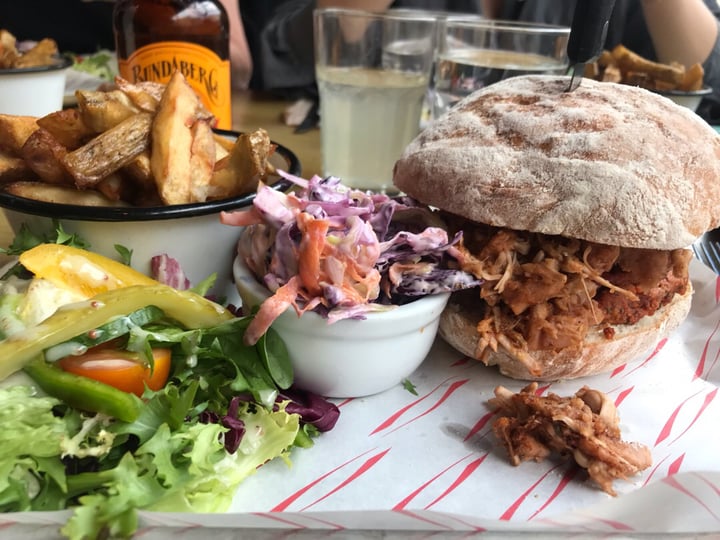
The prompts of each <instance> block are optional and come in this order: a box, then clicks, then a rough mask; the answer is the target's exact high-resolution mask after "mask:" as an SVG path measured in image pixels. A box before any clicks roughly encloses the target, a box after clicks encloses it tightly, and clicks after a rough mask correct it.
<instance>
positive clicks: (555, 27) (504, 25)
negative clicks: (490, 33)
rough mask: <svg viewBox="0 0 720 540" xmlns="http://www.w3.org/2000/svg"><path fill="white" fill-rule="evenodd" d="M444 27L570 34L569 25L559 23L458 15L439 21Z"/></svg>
mask: <svg viewBox="0 0 720 540" xmlns="http://www.w3.org/2000/svg"><path fill="white" fill-rule="evenodd" d="M440 24H442V25H443V26H444V28H448V26H449V25H452V26H454V27H462V28H481V29H484V28H486V29H487V30H506V31H511V32H518V33H542V34H562V35H565V34H567V35H570V27H569V26H562V25H559V24H546V23H537V22H529V21H508V20H503V19H468V18H463V17H462V16H459V17H455V16H453V17H447V18H446V19H444V20H443V21H441V22H440Z"/></svg>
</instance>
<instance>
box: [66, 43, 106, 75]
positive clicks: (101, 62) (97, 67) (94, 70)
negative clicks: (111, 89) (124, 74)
mask: <svg viewBox="0 0 720 540" xmlns="http://www.w3.org/2000/svg"><path fill="white" fill-rule="evenodd" d="M66 54H67V56H69V57H70V59H71V60H72V62H73V66H72V68H73V69H74V70H76V71H82V72H83V73H89V74H90V75H93V76H95V77H97V78H99V79H103V80H105V81H108V82H110V81H112V80H113V79H114V78H115V73H116V71H117V68H116V67H115V63H116V62H115V58H114V56H113V54H112V52H110V51H105V50H100V51H98V52H96V53H94V54H87V55H80V54H75V53H66Z"/></svg>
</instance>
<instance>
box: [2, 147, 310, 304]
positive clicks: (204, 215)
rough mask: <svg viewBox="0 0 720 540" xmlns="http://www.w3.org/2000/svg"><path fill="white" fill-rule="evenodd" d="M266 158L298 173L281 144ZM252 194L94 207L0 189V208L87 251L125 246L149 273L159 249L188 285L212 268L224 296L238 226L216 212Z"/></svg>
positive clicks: (16, 224)
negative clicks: (57, 230) (75, 238)
mask: <svg viewBox="0 0 720 540" xmlns="http://www.w3.org/2000/svg"><path fill="white" fill-rule="evenodd" d="M275 144H276V143H275ZM270 162H271V163H272V164H273V165H275V167H277V168H281V169H283V170H285V171H288V172H290V173H291V174H296V175H297V174H300V163H299V161H298V159H297V157H296V156H295V155H294V154H293V153H292V152H291V151H290V150H288V149H287V148H285V147H283V146H281V145H277V149H276V151H275V153H274V154H273V155H272V156H271V158H270ZM293 171H294V172H293ZM270 185H271V186H272V187H274V188H275V189H283V190H284V189H287V188H288V187H289V182H287V181H286V180H283V179H280V178H279V177H276V178H274V179H272V180H270ZM254 198H255V193H254V192H253V193H250V194H247V195H243V196H240V197H234V198H230V199H222V200H218V201H210V202H205V203H194V204H183V205H171V206H156V207H96V206H80V205H70V204H55V203H49V202H42V201H35V200H32V199H27V198H23V197H17V196H15V195H11V194H9V193H6V192H3V191H2V190H1V189H0V207H2V209H3V212H4V214H5V217H6V218H7V220H8V223H9V225H10V227H11V229H12V230H13V232H14V233H17V232H18V231H19V230H20V227H21V226H22V225H23V224H27V226H28V227H30V229H31V230H32V231H33V232H35V233H43V232H46V233H52V232H54V227H55V225H54V220H57V221H58V222H59V223H60V224H61V225H62V227H63V229H64V230H65V231H66V232H68V233H73V234H78V235H79V236H81V237H82V238H83V239H84V240H86V241H87V242H88V243H89V244H90V249H91V250H92V251H95V252H97V253H100V254H102V255H105V256H107V257H110V258H113V259H118V258H119V255H118V252H117V250H116V249H115V245H116V244H120V245H122V246H125V247H126V248H128V249H131V250H132V259H131V265H132V267H133V268H135V269H136V270H138V271H140V272H142V273H144V274H149V273H150V261H151V259H152V257H154V256H156V255H161V254H168V255H169V256H171V257H173V258H174V259H177V260H178V261H179V263H180V266H181V268H182V270H183V271H184V272H185V275H186V276H187V277H188V279H189V280H190V282H191V283H192V284H197V283H199V282H200V281H202V280H204V279H205V278H207V277H208V276H210V275H211V274H212V273H217V276H218V278H217V282H216V286H215V287H214V288H213V289H212V290H211V293H213V294H218V295H222V296H227V295H228V294H227V293H228V291H230V292H231V293H232V295H233V296H234V297H236V296H237V294H236V292H235V287H234V285H233V275H232V262H233V258H234V257H235V253H236V247H235V246H236V243H237V240H238V238H239V235H240V229H239V228H238V227H232V226H229V225H224V224H222V223H220V215H219V213H220V212H221V211H223V210H225V211H229V210H238V209H241V208H249V207H250V206H251V205H252V201H253V199H254Z"/></svg>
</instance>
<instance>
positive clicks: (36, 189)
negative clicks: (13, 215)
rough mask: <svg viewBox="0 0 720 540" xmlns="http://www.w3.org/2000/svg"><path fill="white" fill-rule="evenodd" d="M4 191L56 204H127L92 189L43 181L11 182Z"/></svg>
mask: <svg viewBox="0 0 720 540" xmlns="http://www.w3.org/2000/svg"><path fill="white" fill-rule="evenodd" d="M4 191H6V192H7V193H10V194H12V195H16V196H18V197H24V198H26V199H33V200H36V201H44V202H49V203H58V204H77V205H81V206H128V205H127V204H126V203H123V202H122V201H112V200H110V199H108V198H107V197H105V196H104V195H102V194H101V193H99V192H97V191H93V190H87V191H80V190H78V189H75V188H74V187H71V186H60V185H56V184H46V183H45V182H12V183H10V184H8V185H7V186H5V189H4Z"/></svg>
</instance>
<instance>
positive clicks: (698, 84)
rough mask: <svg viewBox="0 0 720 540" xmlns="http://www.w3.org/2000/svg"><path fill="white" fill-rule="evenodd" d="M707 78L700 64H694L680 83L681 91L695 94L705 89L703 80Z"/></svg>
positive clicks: (686, 71)
mask: <svg viewBox="0 0 720 540" xmlns="http://www.w3.org/2000/svg"><path fill="white" fill-rule="evenodd" d="M704 77H705V70H704V69H703V67H702V65H701V64H699V63H696V64H693V65H692V66H690V67H689V68H687V69H686V70H685V75H684V76H683V80H682V82H681V83H680V87H679V90H683V91H685V92H695V91H697V90H701V89H702V87H703V78H704Z"/></svg>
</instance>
